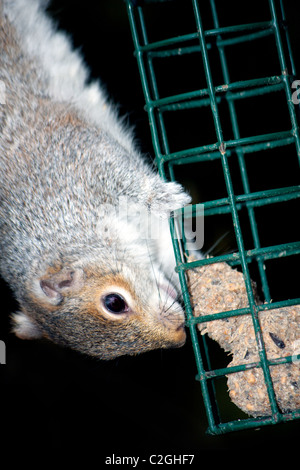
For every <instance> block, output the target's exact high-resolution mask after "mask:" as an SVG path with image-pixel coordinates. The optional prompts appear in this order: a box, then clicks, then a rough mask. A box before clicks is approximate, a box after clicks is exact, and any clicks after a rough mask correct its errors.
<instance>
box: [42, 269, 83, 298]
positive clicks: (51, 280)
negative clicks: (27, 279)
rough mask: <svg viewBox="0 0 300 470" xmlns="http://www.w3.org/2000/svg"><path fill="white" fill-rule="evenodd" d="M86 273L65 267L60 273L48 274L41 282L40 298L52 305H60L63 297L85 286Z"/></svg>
mask: <svg viewBox="0 0 300 470" xmlns="http://www.w3.org/2000/svg"><path fill="white" fill-rule="evenodd" d="M83 281H84V273H83V271H82V270H81V269H72V268H69V267H64V268H62V269H61V270H60V271H58V272H55V273H53V272H48V273H47V274H46V275H45V276H43V278H42V279H40V280H39V297H42V298H43V299H44V300H47V301H48V302H49V303H50V304H52V305H58V304H59V303H60V302H61V301H62V300H63V296H64V295H65V294H67V293H69V292H74V291H76V290H78V289H80V288H81V287H82V286H83Z"/></svg>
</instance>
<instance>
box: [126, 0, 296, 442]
mask: <svg viewBox="0 0 300 470" xmlns="http://www.w3.org/2000/svg"><path fill="white" fill-rule="evenodd" d="M252 3H253V5H252ZM126 4H127V12H128V16H129V22H130V27H131V32H132V37H133V42H134V48H135V55H136V59H137V63H138V68H139V73H140V78H141V83H142V88H143V92H144V97H145V102H146V104H145V109H146V111H147V113H148V117H149V123H150V130H151V137H152V142H153V147H154V152H155V157H156V162H157V166H158V170H159V173H160V175H161V176H162V177H163V178H164V179H166V180H172V181H174V180H180V179H182V180H183V182H185V181H186V180H189V179H190V180H193V185H192V187H191V188H192V189H191V192H192V194H193V191H194V190H193V188H196V189H195V194H196V196H195V197H194V198H193V202H194V199H196V201H195V203H194V204H193V205H192V206H190V207H189V211H187V210H186V211H185V213H184V217H189V216H190V217H193V218H194V219H195V220H196V219H197V217H198V216H200V215H201V214H202V213H203V211H204V221H205V243H206V242H207V243H209V240H207V237H209V233H210V230H213V229H212V227H214V230H215V232H214V233H215V234H216V235H215V238H216V239H217V238H218V236H219V235H220V233H218V230H220V231H222V230H223V232H226V231H227V230H228V231H229V232H230V233H231V234H232V238H233V240H234V242H233V248H232V249H231V250H230V251H229V252H225V253H221V254H218V253H215V254H213V255H210V256H204V258H203V259H197V258H195V257H193V256H192V253H191V250H190V249H189V246H188V243H187V240H186V239H185V238H184V237H179V236H178V223H177V220H181V219H180V217H179V215H180V211H178V213H177V216H178V217H176V216H175V217H174V218H171V222H170V229H171V234H172V238H173V246H174V252H175V257H176V263H177V265H176V270H177V272H178V273H179V277H180V282H181V287H182V294H183V301H184V304H185V311H186V323H187V326H188V328H189V331H190V338H191V341H192V345H193V350H194V355H195V360H196V365H197V371H198V373H197V376H196V379H197V380H199V382H200V384H201V390H202V395H203V399H204V404H205V408H206V413H207V419H208V432H209V433H211V434H220V433H225V432H229V431H234V430H241V429H247V428H250V427H261V426H263V425H268V424H276V423H279V422H285V421H290V420H294V419H297V418H300V409H299V406H298V405H297V396H298V397H299V395H300V382H299V376H300V362H299V359H300V338H299V327H300V325H299V310H297V309H299V308H300V307H299V304H300V298H299V293H298V292H299V291H297V286H296V284H297V281H295V274H294V273H293V266H295V268H296V267H297V266H299V261H300V241H299V239H300V238H299V226H298V228H295V225H297V224H298V220H297V219H298V215H299V209H300V204H299V197H300V185H299V182H300V181H299V163H300V139H299V128H298V117H297V114H298V91H297V90H298V88H297V86H298V82H297V75H296V71H295V65H294V61H293V57H292V51H291V44H290V40H289V35H288V30H287V24H286V17H285V11H284V2H283V1H279V0H278V1H275V0H264V1H263V2H262V1H260V2H259V8H256V7H255V2H251V6H250V5H249V3H247V8H245V7H244V6H243V5H242V3H241V2H235V5H236V7H237V8H233V5H232V1H229V2H227V1H222V2H221V1H218V0H207V1H201V2H200V1H199V0H184V1H182V0H181V1H179V0H178V1H177V0H160V1H158V0H135V1H134V0H126ZM237 10H239V11H238V12H237ZM237 13H238V14H237ZM166 18H167V19H168V27H166V28H164V24H166V23H164V22H166ZM187 18H188V19H187ZM231 21H232V23H231ZM170 24H171V26H172V27H170ZM299 83H300V82H299ZM267 113H269V116H268V115H267ZM201 186H203V187H205V188H206V190H205V191H204V192H201V191H202V190H201ZM197 187H199V188H200V189H199V190H200V195H199V193H197ZM197 198H198V199H197ZM201 220H202V219H201ZM289 224H290V227H291V229H289ZM216 227H217V228H216ZM224 227H225V228H224ZM297 232H298V233H297ZM207 233H208V235H207ZM221 235H222V233H221ZM297 235H298V239H297ZM289 237H290V238H289ZM293 263H294V264H293ZM208 268H210V269H212V270H213V269H215V270H214V271H213V274H211V277H210V278H209V279H208V278H207V275H206V274H205V269H208ZM219 268H220V269H221V271H220V270H219ZM223 269H225V271H224V270H223ZM222 270H223V271H222ZM228 270H229V272H228ZM231 272H234V276H235V275H237V276H238V282H240V281H241V280H242V284H243V286H242V287H240V289H241V291H242V290H243V292H244V293H243V295H244V296H245V299H246V300H245V303H243V304H234V305H233V308H232V307H231V308H229V307H228V306H227V307H226V308H224V306H223V308H221V309H220V310H219V311H217V312H213V314H211V313H212V312H209V313H207V312H205V311H200V312H198V313H196V310H197V308H196V307H197V305H198V304H197V292H196V293H195V292H194V296H195V297H193V286H194V283H195V282H196V281H197V279H198V281H199V282H198V281H197V282H198V284H199V285H200V289H202V290H201V295H202V296H204V297H205V292H204V291H203V285H204V283H205V282H206V284H205V285H209V286H210V287H211V289H210V292H212V293H213V292H217V291H214V290H213V289H214V288H215V287H213V286H218V283H219V284H220V283H222V282H223V281H222V282H221V280H220V279H223V280H224V282H225V281H226V279H227V282H228V284H227V285H226V288H225V290H226V292H227V293H228V292H229V293H230V289H232V290H233V291H234V294H235V295H237V298H240V297H241V296H242V294H239V291H236V289H235V287H234V285H235V282H236V280H235V278H232V279H231V277H230V276H231V274H230V273H231ZM203 273H204V274H203ZM201 276H202V277H201ZM222 276H223V277H222ZM208 277H209V276H208ZM201 279H202V280H203V282H202V281H201ZM204 281H205V282H204ZM254 283H255V286H256V287H254ZM216 288H217V287H216ZM203 292H204V294H203ZM195 298H196V300H195ZM221 304H222V303H220V305H221ZM225 304H226V302H225ZM294 309H296V310H294ZM200 310H201V308H200ZM278 312H279V313H280V315H279V316H278ZM285 315H286V316H285ZM289 315H292V320H291V321H290V323H289V325H290V327H289V328H285V326H284V325H285V319H289V320H290V317H289ZM293 321H294V323H293ZM218 328H219V329H220V335H219V336H220V338H221V342H220V345H221V346H222V347H223V348H224V342H226V341H227V343H228V344H227V346H228V348H227V350H229V349H230V348H231V350H230V352H233V351H234V347H233V345H234V344H235V342H236V343H237V344H238V342H239V346H237V347H236V349H239V352H240V355H241V354H242V356H241V357H240V360H239V361H235V362H233V363H231V364H229V366H228V356H227V355H226V354H224V363H223V365H221V366H220V365H217V366H216V365H215V363H216V361H215V356H214V342H213V341H212V340H211V338H213V339H216V338H215V337H214V334H215V336H217V332H218ZM250 330H251V331H252V330H253V334H252V336H251V334H250ZM201 332H202V334H201ZM205 332H208V335H207V334H204V333H205ZM209 332H210V334H209ZM227 334H228V338H227V340H226V338H225V337H226V335H227ZM247 335H250V336H251V340H250V336H247ZM293 335H294V336H293ZM208 336H210V338H209V337H208ZM222 341H223V344H222ZM241 342H242V344H241ZM253 342H254V343H255V348H256V354H254V355H252V356H251V355H250V354H249V351H250V349H251V347H252V346H253ZM250 343H251V344H252V346H251V344H250ZM269 344H272V345H273V349H274V351H275V352H274V353H272V354H271V353H270V350H269V349H268V345H269ZM288 344H289V348H288ZM225 349H226V348H225ZM241 350H242V352H241ZM212 351H213V352H212ZM276 351H277V352H276ZM215 354H216V355H217V356H218V357H219V356H220V354H223V351H222V350H221V349H218V350H217V352H216V353H215ZM222 357H223V356H222ZM226 361H227V363H226ZM221 363H222V359H221ZM295 371H296V372H295ZM295 374H296V375H295ZM295 377H296V378H295ZM241 379H243V380H241ZM261 382H263V383H261ZM229 383H230V385H228V384H229ZM243 383H244V385H245V387H246V388H245V389H243ZM275 384H277V385H278V387H279V388H280V387H281V388H284V392H282V393H284V394H285V399H283V398H282V396H280V391H279V392H278V389H277V388H276V386H277V385H276V386H275ZM227 387H228V388H229V389H230V393H229V394H228V389H227ZM298 388H299V389H298ZM239 394H241V395H243V397H241V401H243V400H244V404H243V406H240V408H241V410H242V411H240V409H239V402H238V398H237V396H238V395H239ZM291 396H292V397H296V405H295V406H293V398H291ZM226 397H227V398H226ZM235 399H236V401H235ZM260 399H261V400H263V401H264V406H265V408H264V406H263V405H262V406H261V407H260V404H259V402H260ZM289 400H290V401H289ZM224 402H226V403H227V402H228V403H227V405H226V407H225V409H226V411H225V412H224V411H222V407H223V405H224ZM232 402H233V403H237V406H236V405H235V404H233V403H232ZM283 402H284V403H285V404H284V405H283V404H282V403H283ZM298 402H299V400H298ZM228 410H229V411H228Z"/></svg>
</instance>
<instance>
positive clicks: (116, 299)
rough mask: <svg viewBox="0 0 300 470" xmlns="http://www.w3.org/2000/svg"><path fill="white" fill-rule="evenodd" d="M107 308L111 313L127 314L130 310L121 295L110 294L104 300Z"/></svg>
mask: <svg viewBox="0 0 300 470" xmlns="http://www.w3.org/2000/svg"><path fill="white" fill-rule="evenodd" d="M102 301H103V304H104V306H105V308H106V309H107V310H108V311H109V312H111V313H125V312H128V310H129V308H128V305H127V303H126V302H125V300H124V299H123V297H122V296H121V295H120V294H108V295H106V296H105V297H103V299H102Z"/></svg>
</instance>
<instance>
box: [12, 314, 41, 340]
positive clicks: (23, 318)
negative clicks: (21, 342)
mask: <svg viewBox="0 0 300 470" xmlns="http://www.w3.org/2000/svg"><path fill="white" fill-rule="evenodd" d="M12 321H13V328H12V331H13V333H15V335H16V336H18V338H21V339H38V338H41V337H42V336H43V334H42V332H41V331H40V329H39V327H38V326H37V324H36V323H34V322H33V321H32V320H31V319H30V318H29V317H28V316H27V315H26V313H24V312H16V313H14V314H13V315H12Z"/></svg>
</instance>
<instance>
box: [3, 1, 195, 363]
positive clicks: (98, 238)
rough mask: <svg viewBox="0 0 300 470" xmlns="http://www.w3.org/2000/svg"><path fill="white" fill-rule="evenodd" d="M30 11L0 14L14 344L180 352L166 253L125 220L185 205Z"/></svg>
mask: <svg viewBox="0 0 300 470" xmlns="http://www.w3.org/2000/svg"><path fill="white" fill-rule="evenodd" d="M40 3H41V2H40V1H38V0H3V1H2V5H1V2H0V5H1V6H0V9H1V29H0V44H1V54H0V80H2V82H3V83H4V85H5V100H4V103H3V104H1V105H0V173H1V181H0V183H1V189H0V248H1V258H0V270H1V275H2V276H3V278H4V279H5V280H6V281H7V282H8V283H9V284H10V285H11V287H12V289H13V291H14V292H15V295H16V298H17V300H18V302H19V304H20V307H21V312H19V313H18V314H16V315H15V317H14V323H15V332H16V333H17V334H18V335H19V336H20V337H24V338H30V337H32V338H33V337H40V336H44V337H47V338H49V339H51V340H53V341H55V342H57V343H60V344H63V345H68V346H70V347H73V348H75V349H78V350H80V351H83V352H85V353H87V354H91V355H95V356H98V357H103V358H111V357H115V356H118V355H121V354H126V353H129V354H134V353H137V352H141V351H144V350H148V349H153V348H155V347H167V346H172V345H179V344H182V342H183V341H184V331H183V328H182V323H183V313H182V310H181V309H180V306H179V304H178V303H177V302H176V299H175V295H174V286H173V285H172V283H173V278H174V276H175V274H174V272H173V269H172V268H170V266H171V265H172V248H171V244H169V249H168V250H167V251H168V252H166V250H165V246H166V238H165V237H166V236H167V235H166V233H164V234H160V239H156V240H149V239H146V238H145V237H141V236H137V235H141V233H140V231H139V233H138V227H137V222H140V221H141V220H143V216H140V212H138V213H137V212H134V211H132V209H133V208H136V207H139V208H141V207H143V208H145V209H146V210H147V211H150V212H155V213H156V214H158V215H159V214H167V213H168V212H169V211H170V210H174V209H176V208H179V207H181V206H183V205H184V204H186V203H187V202H188V201H189V197H188V196H187V195H186V194H185V193H183V192H182V189H181V187H180V186H179V185H177V184H175V183H165V182H163V181H162V180H161V179H160V178H159V177H158V175H157V174H156V173H155V172H154V171H153V170H152V168H151V167H150V166H148V165H147V163H146V162H145V161H144V159H143V158H142V156H141V155H140V154H139V152H138V151H137V149H136V148H135V145H134V141H133V137H132V134H131V132H130V131H128V130H127V129H126V128H125V127H124V126H123V124H122V122H121V121H119V119H118V118H117V116H116V114H115V112H114V110H113V108H112V106H111V105H110V104H109V103H108V102H107V100H106V98H105V96H104V95H103V92H102V90H101V88H100V87H99V85H98V84H97V83H91V84H89V85H87V84H86V81H87V71H86V69H85V67H84V65H83V64H82V61H81V58H80V56H79V55H78V54H77V53H76V52H74V51H72V50H71V47H70V44H69V42H68V40H67V38H66V37H65V35H64V34H62V33H58V32H55V31H54V29H53V27H52V24H51V22H50V21H49V20H48V18H47V17H46V16H45V15H44V13H43V12H42V10H41V6H40ZM120 201H121V202H122V201H123V202H122V203H123V205H124V203H125V205H126V207H127V208H129V215H128V213H126V214H124V213H123V212H122V211H121V210H120ZM121 206H122V204H121ZM122 207H124V206H122ZM136 214H138V215H139V219H137V215H136ZM170 282H171V284H170ZM175 285H176V283H175ZM112 296H114V297H112ZM112 302H114V308H113V309H110V308H108V305H109V307H111V306H112ZM116 302H117V305H119V307H118V308H117V310H118V311H114V310H116ZM120 302H121V303H120ZM122 302H123V303H122ZM121 307H123V308H121Z"/></svg>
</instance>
